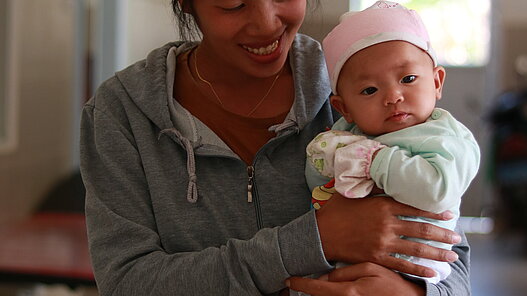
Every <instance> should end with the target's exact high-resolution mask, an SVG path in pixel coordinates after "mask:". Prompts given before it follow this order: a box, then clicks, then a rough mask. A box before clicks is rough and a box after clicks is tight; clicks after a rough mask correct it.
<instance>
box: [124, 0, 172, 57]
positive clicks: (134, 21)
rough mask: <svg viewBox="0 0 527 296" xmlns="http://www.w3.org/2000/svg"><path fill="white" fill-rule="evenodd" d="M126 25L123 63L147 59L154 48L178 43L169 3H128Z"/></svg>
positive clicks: (163, 0) (139, 0)
mask: <svg viewBox="0 0 527 296" xmlns="http://www.w3.org/2000/svg"><path fill="white" fill-rule="evenodd" d="M126 10H127V13H126V17H125V21H126V28H127V29H126V30H127V34H126V48H127V54H126V55H127V57H126V63H127V64H131V63H133V62H135V61H137V60H140V59H144V58H146V56H147V54H148V53H149V52H150V51H151V50H152V49H154V48H156V47H159V46H162V45H164V44H165V43H167V42H169V41H175V40H177V39H178V35H177V28H176V27H177V25H176V23H175V21H174V17H173V13H172V8H171V6H170V1H168V0H128V3H127V9H126Z"/></svg>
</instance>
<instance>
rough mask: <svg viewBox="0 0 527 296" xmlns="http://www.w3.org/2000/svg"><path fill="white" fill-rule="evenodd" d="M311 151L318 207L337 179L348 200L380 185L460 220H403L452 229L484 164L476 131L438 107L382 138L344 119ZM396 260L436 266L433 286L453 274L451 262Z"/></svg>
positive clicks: (309, 170)
mask: <svg viewBox="0 0 527 296" xmlns="http://www.w3.org/2000/svg"><path fill="white" fill-rule="evenodd" d="M306 152H307V161H306V180H307V182H308V185H309V187H310V189H312V190H314V195H313V198H314V203H317V202H318V201H317V199H318V196H320V194H318V195H317V191H319V192H320V189H321V188H320V186H322V187H323V189H322V191H324V192H329V193H328V195H330V194H331V188H329V187H330V186H325V187H324V184H326V183H327V182H329V181H330V180H331V179H333V178H334V184H335V189H336V191H337V192H339V193H340V194H342V195H343V196H345V197H348V198H362V197H366V196H368V195H369V193H370V191H371V189H372V188H373V186H374V185H377V187H379V188H380V189H383V190H384V192H385V194H386V195H387V196H390V197H392V198H393V199H395V200H397V201H399V202H401V203H404V204H407V205H410V206H413V207H416V208H418V209H421V210H425V211H429V212H434V213H440V212H444V211H446V210H450V211H451V212H452V213H454V215H455V218H454V219H452V220H449V221H439V220H433V219H428V218H422V217H400V218H401V219H403V220H411V221H417V222H423V223H431V224H434V225H437V226H440V227H443V228H447V229H450V230H454V228H455V226H456V222H457V218H458V217H459V206H460V203H461V196H462V195H463V193H464V192H465V191H466V190H467V188H468V186H469V185H470V182H471V181H472V179H473V178H474V177H475V175H476V173H477V171H478V167H479V160H480V151H479V146H478V144H477V142H476V140H475V139H474V137H473V135H472V133H471V132H470V131H469V130H468V129H467V128H466V127H465V126H464V125H463V124H461V123H460V122H459V121H457V120H456V119H455V118H454V117H453V116H452V115H451V114H450V113H449V112H448V111H446V110H443V109H440V108H435V109H434V111H433V113H432V115H431V116H430V117H429V118H428V119H427V120H426V122H424V123H421V124H418V125H415V126H411V127H408V128H405V129H402V130H398V131H395V132H391V133H387V134H384V135H381V136H378V137H369V136H367V135H365V134H364V133H363V132H362V131H361V130H360V129H359V128H358V127H357V126H356V125H355V124H349V123H347V122H346V121H345V120H344V119H343V118H341V119H340V120H339V121H337V122H336V123H335V125H334V126H333V128H332V130H330V131H327V132H324V133H321V134H319V135H318V136H317V137H315V138H314V139H313V140H312V141H311V143H310V144H309V145H308V146H307V149H306ZM375 152H377V155H376V156H375V158H374V159H373V160H372V158H373V154H374V153H375ZM326 196H327V195H326ZM322 199H327V198H322ZM315 208H317V206H315ZM404 239H408V240H412V241H416V242H420V243H425V244H427V245H431V246H435V247H439V248H443V249H451V245H448V244H444V243H440V242H435V241H429V240H423V239H416V238H408V237H404ZM350 252H353V250H350ZM394 256H395V257H398V258H403V259H406V260H409V261H411V262H413V263H416V264H419V265H424V266H428V267H431V268H433V269H434V270H435V271H436V272H437V275H436V276H435V277H433V278H425V279H426V280H428V281H430V282H432V283H437V282H439V281H440V280H442V279H444V278H446V277H447V276H448V275H449V274H450V265H449V264H448V263H446V262H438V261H433V260H429V259H424V258H417V257H412V256H406V255H402V254H394Z"/></svg>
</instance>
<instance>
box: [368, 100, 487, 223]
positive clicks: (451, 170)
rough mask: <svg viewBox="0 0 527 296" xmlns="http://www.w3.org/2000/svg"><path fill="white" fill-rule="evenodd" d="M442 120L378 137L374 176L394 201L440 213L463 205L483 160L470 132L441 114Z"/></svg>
mask: <svg viewBox="0 0 527 296" xmlns="http://www.w3.org/2000/svg"><path fill="white" fill-rule="evenodd" d="M440 114H442V115H441V117H440V118H438V119H434V120H432V119H431V120H429V121H427V122H425V123H423V124H420V125H416V126H413V127H410V128H407V129H404V130H400V131H397V132H393V133H390V134H386V135H383V136H380V137H377V138H376V139H375V140H378V141H380V142H381V143H383V144H385V145H388V146H389V147H386V148H383V149H382V150H380V151H379V153H378V154H377V156H376V157H375V159H374V161H373V162H372V166H371V169H370V175H371V177H372V179H373V180H374V181H375V183H376V184H377V186H378V187H379V188H382V189H383V190H384V192H385V193H386V194H387V195H389V196H391V197H393V198H394V199H395V200H397V201H399V202H401V203H404V204H408V205H411V206H413V207H416V208H419V209H422V210H425V211H429V212H435V213H440V212H443V211H446V210H449V209H455V208H457V207H459V204H460V201H461V196H462V195H463V193H464V192H465V191H466V190H467V188H468V186H469V185H470V182H471V181H472V179H473V178H474V177H475V175H476V173H477V171H478V167H479V161H480V151H479V147H478V144H477V143H476V141H475V139H474V137H473V136H472V134H471V133H470V131H469V130H468V129H467V128H466V127H464V126H463V125H462V124H461V123H459V122H458V121H456V120H455V119H454V118H453V117H452V116H451V115H450V114H449V113H448V112H446V111H444V110H442V111H441V113H440Z"/></svg>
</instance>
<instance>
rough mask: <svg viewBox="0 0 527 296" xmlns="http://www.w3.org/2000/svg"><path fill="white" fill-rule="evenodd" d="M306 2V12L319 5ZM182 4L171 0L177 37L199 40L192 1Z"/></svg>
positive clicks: (314, 2)
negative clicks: (176, 25) (177, 31)
mask: <svg viewBox="0 0 527 296" xmlns="http://www.w3.org/2000/svg"><path fill="white" fill-rule="evenodd" d="M198 1H199V0H198ZM306 1H307V5H308V11H315V10H316V9H317V8H318V7H319V5H320V0H306ZM182 2H183V4H182V5H183V6H184V9H183V7H181V5H179V0H172V10H173V11H174V15H175V17H176V21H177V23H178V29H179V36H180V38H181V39H182V40H184V41H188V40H195V39H197V38H199V36H200V33H201V32H200V31H199V28H198V26H197V24H198V22H199V20H198V19H197V16H196V13H195V11H194V0H183V1H182ZM184 11H188V13H187V12H184Z"/></svg>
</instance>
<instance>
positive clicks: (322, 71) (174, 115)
mask: <svg viewBox="0 0 527 296" xmlns="http://www.w3.org/2000/svg"><path fill="white" fill-rule="evenodd" d="M196 45H197V43H195V42H186V43H185V42H172V43H168V44H166V45H165V46H163V47H161V48H158V49H155V50H153V51H152V52H151V53H150V54H148V56H147V58H146V59H145V60H142V61H139V62H137V63H135V64H133V65H131V66H130V67H128V68H126V69H124V70H122V71H120V72H118V73H116V77H117V79H118V80H119V81H120V83H121V84H122V86H123V87H124V89H125V91H126V92H127V94H128V95H129V97H130V98H131V99H132V101H133V102H134V103H135V104H136V105H137V107H138V108H139V109H140V110H141V112H143V114H144V115H145V116H146V117H147V118H148V119H149V120H150V121H151V122H152V123H154V125H155V126H157V127H158V128H159V130H160V133H159V136H162V135H166V136H169V137H171V138H172V139H173V140H174V141H175V142H177V143H179V144H180V145H181V146H182V147H183V148H184V149H185V150H186V151H187V171H188V175H189V187H188V195H187V199H188V200H189V201H190V202H195V201H196V200H197V192H196V182H197V177H196V175H195V167H194V155H195V154H199V155H216V156H225V157H235V158H238V156H237V155H236V154H234V153H233V152H232V151H231V150H230V149H229V147H228V146H227V145H226V144H225V143H223V141H222V140H221V139H220V138H219V137H218V136H216V135H215V134H214V133H213V132H212V131H211V130H210V129H209V128H208V127H207V126H205V125H204V124H203V123H202V122H200V121H199V120H198V119H197V118H195V117H194V116H192V114H190V113H189V112H188V111H187V110H186V109H184V108H183V107H182V106H181V105H179V104H178V102H177V101H176V100H174V99H173V98H172V93H173V81H174V75H175V64H176V56H177V55H178V54H179V53H181V52H185V51H187V50H190V49H191V48H192V47H194V46H196ZM289 63H290V66H291V69H292V71H293V80H294V84H295V100H294V103H293V106H292V107H291V110H290V111H289V114H288V115H287V117H286V119H285V120H284V122H283V123H281V124H277V125H274V126H271V127H269V130H270V131H274V132H276V134H277V137H281V136H285V135H287V134H291V133H298V132H299V131H301V130H302V129H303V128H304V127H305V126H306V125H307V124H309V123H310V122H311V121H312V120H313V118H314V117H315V116H316V115H317V113H318V112H319V111H320V108H321V107H322V106H323V105H324V103H325V102H326V100H327V99H328V97H329V95H330V94H331V88H330V84H329V78H328V75H327V69H326V65H325V62H324V57H323V53H322V49H321V46H320V44H319V43H318V42H317V41H315V40H313V39H311V38H310V37H308V36H305V35H302V34H297V36H296V37H295V40H294V42H293V45H292V48H291V50H290V52H289ZM312 77H318V79H316V80H313V79H312Z"/></svg>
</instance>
